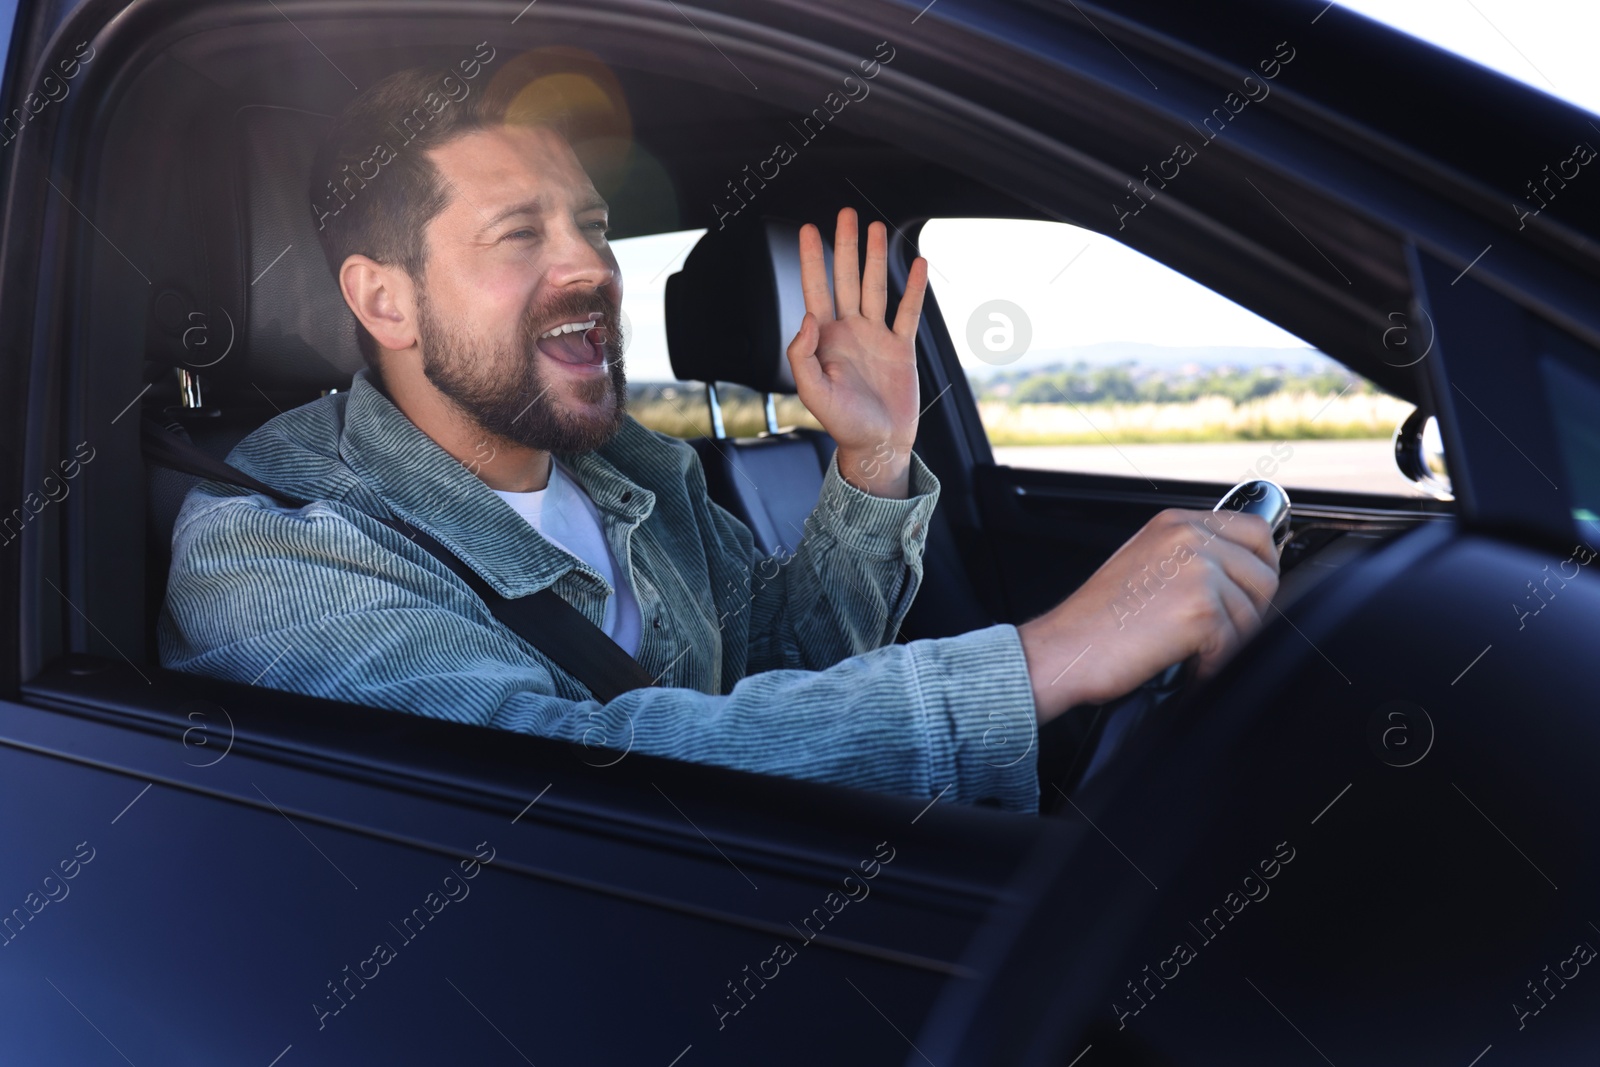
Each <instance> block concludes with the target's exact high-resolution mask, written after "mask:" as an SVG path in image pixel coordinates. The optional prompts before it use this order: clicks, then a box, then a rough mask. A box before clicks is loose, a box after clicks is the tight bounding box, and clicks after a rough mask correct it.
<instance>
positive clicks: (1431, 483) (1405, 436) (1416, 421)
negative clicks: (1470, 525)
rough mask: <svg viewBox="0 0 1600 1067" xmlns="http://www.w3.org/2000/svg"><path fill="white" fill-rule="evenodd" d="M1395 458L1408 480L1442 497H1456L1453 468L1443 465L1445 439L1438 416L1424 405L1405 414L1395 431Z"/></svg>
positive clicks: (1396, 463) (1431, 494)
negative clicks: (1441, 432) (1423, 407)
mask: <svg viewBox="0 0 1600 1067" xmlns="http://www.w3.org/2000/svg"><path fill="white" fill-rule="evenodd" d="M1394 461H1395V465H1396V466H1398V467H1399V468H1400V473H1401V474H1403V475H1405V477H1406V480H1407V481H1409V482H1411V483H1412V484H1414V485H1415V486H1416V487H1417V488H1419V489H1421V490H1422V491H1423V492H1424V493H1427V494H1428V495H1429V496H1431V497H1434V498H1436V499H1439V500H1454V499H1455V495H1454V494H1453V493H1452V492H1451V490H1450V472H1449V471H1448V470H1447V469H1446V468H1445V465H1444V439H1443V438H1442V437H1440V435H1439V420H1438V419H1436V418H1434V417H1433V416H1432V415H1430V414H1428V413H1427V412H1425V411H1423V410H1422V409H1421V408H1418V409H1417V410H1415V411H1413V412H1412V413H1411V414H1410V415H1408V416H1406V420H1405V421H1404V422H1402V423H1401V424H1400V425H1399V426H1398V427H1396V428H1395V431H1394Z"/></svg>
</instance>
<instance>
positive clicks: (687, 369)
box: [666, 219, 993, 638]
mask: <svg viewBox="0 0 1600 1067" xmlns="http://www.w3.org/2000/svg"><path fill="white" fill-rule="evenodd" d="M799 235H800V227H799V226H797V225H795V224H793V223H787V222H779V221H776V220H772V219H762V220H759V221H755V222H753V223H747V224H743V225H740V226H737V227H730V228H729V229H728V230H725V231H712V232H709V233H707V234H706V235H705V236H704V237H702V238H701V239H700V241H699V243H698V244H696V245H695V247H694V250H693V251H691V252H690V253H689V256H688V258H687V259H686V260H685V261H684V265H683V270H682V271H680V272H679V273H677V274H674V275H672V276H671V277H670V278H668V279H667V291H666V314H667V344H668V348H669V353H670V355H671V357H672V370H673V373H674V374H676V375H677V376H678V377H679V378H681V379H686V380H692V381H703V382H733V383H735V384H738V385H743V386H745V387H747V388H750V389H754V390H756V391H757V392H763V393H767V392H771V393H792V392H794V379H793V377H792V376H791V375H790V373H789V360H788V354H787V351H786V349H787V346H788V342H789V340H790V339H791V338H792V337H793V336H794V334H795V331H797V330H798V329H799V328H800V319H801V318H802V316H803V315H804V314H805V304H804V296H803V293H802V291H801V288H800V269H799ZM823 249H824V256H825V258H826V260H827V272H828V274H829V276H830V277H831V276H832V274H833V259H832V254H831V252H830V251H829V250H828V247H827V244H826V243H824V245H823ZM690 444H691V445H693V447H694V449H695V451H696V452H698V453H699V455H700V462H701V465H702V466H703V467H704V468H705V471H706V487H707V491H708V492H709V493H710V495H711V499H713V500H715V501H716V502H717V503H718V504H721V505H722V506H723V507H725V508H727V509H728V510H729V511H731V512H732V513H733V514H734V515H736V516H738V518H739V519H740V520H741V521H743V522H744V524H745V525H746V526H748V527H750V530H751V532H752V533H753V534H754V535H755V541H756V545H757V546H758V547H759V548H760V549H761V550H762V551H763V552H766V553H769V554H771V553H777V552H780V551H791V550H793V549H794V548H795V547H796V546H797V545H798V544H799V541H800V536H801V533H802V531H803V529H804V527H805V520H806V516H807V515H809V514H810V513H811V510H812V509H813V508H814V507H816V504H817V498H818V496H820V495H821V491H822V479H823V475H824V473H825V472H826V471H827V465H828V464H829V463H831V462H833V452H834V444H833V439H832V438H830V437H829V436H828V435H827V434H825V433H821V432H819V431H815V430H797V431H791V432H789V433H786V434H777V435H767V436H762V437H756V438H729V439H721V440H717V439H713V438H707V437H703V438H700V439H699V440H696V441H692V442H690ZM991 622H993V620H992V619H991V618H990V617H989V615H988V613H987V612H986V611H985V610H984V609H983V607H982V605H981V604H980V603H979V601H978V599H977V596H976V594H975V593H974V591H973V589H972V584H971V581H970V580H969V579H968V577H967V573H966V570H965V568H964V567H963V566H962V561H961V555H960V552H959V551H958V549H957V546H956V542H955V538H954V536H953V534H952V531H951V530H950V527H949V524H948V522H947V520H946V519H945V516H944V511H943V510H942V509H940V508H936V509H934V513H933V518H932V521H931V522H930V523H929V527H928V540H927V547H926V550H925V551H924V553H923V581H922V587H921V591H920V592H919V593H918V594H917V599H916V600H915V601H914V602H913V604H912V606H911V611H910V613H909V614H908V615H907V616H906V621H905V625H904V626H903V627H902V636H904V637H907V638H917V637H943V636H948V635H951V634H958V633H964V632H966V631H967V630H971V629H976V628H978V627H982V626H987V625H989V624H990V623H991Z"/></svg>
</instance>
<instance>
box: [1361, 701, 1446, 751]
mask: <svg viewBox="0 0 1600 1067" xmlns="http://www.w3.org/2000/svg"><path fill="white" fill-rule="evenodd" d="M1367 747H1369V748H1370V749H1372V754H1373V755H1374V756H1377V757H1378V758H1379V759H1380V760H1382V761H1383V762H1385V763H1387V764H1388V765H1389V766H1391V767H1414V766H1416V765H1417V764H1419V763H1421V762H1422V760H1423V758H1424V757H1426V756H1427V754H1428V753H1429V752H1431V751H1432V750H1433V719H1432V718H1430V717H1429V715H1428V712H1427V709H1426V708H1424V707H1422V706H1421V705H1420V704H1414V703H1412V702H1411V701H1409V700H1390V701H1387V702H1385V703H1383V704H1379V705H1378V706H1377V707H1376V708H1374V709H1373V712H1372V716H1371V717H1370V718H1369V719H1368V720H1367Z"/></svg>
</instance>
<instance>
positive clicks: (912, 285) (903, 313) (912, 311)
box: [894, 256, 928, 339]
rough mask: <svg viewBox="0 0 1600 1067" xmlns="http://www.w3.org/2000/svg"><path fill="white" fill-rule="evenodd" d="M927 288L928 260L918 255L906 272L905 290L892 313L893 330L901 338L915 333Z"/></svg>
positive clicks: (912, 335)
mask: <svg viewBox="0 0 1600 1067" xmlns="http://www.w3.org/2000/svg"><path fill="white" fill-rule="evenodd" d="M927 289H928V261H927V260H925V259H923V258H922V257H921V256H918V257H917V258H916V259H915V260H913V261H912V263H911V270H910V271H909V272H907V274H906V291H905V292H904V293H902V294H900V308H899V310H897V311H896V312H895V313H894V332H895V334H896V335H898V336H900V337H903V338H907V339H910V338H913V337H915V336H916V335H917V321H918V320H919V319H920V318H921V317H922V295H923V293H925V292H927Z"/></svg>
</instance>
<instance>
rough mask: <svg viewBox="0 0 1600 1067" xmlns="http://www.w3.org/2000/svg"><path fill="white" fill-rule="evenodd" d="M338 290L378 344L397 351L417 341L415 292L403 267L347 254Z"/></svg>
mask: <svg viewBox="0 0 1600 1067" xmlns="http://www.w3.org/2000/svg"><path fill="white" fill-rule="evenodd" d="M339 291H340V292H342V293H343V294H344V302H345V303H346V304H348V305H350V310H351V311H353V312H355V313H356V318H357V319H358V320H360V322H361V325H362V326H364V327H366V329H367V332H368V333H370V334H371V335H372V336H373V339H374V340H376V341H377V342H378V345H379V347H381V348H385V349H389V350H390V351H395V352H399V351H404V350H405V349H408V348H410V347H412V346H413V345H415V344H416V343H417V340H418V335H417V315H416V307H417V305H416V293H415V290H414V289H413V287H412V284H411V276H410V275H409V274H407V273H406V272H405V270H404V269H402V268H401V267H398V266H387V267H386V266H384V265H383V264H382V263H379V262H377V261H376V260H372V259H369V258H367V257H366V256H362V255H353V256H350V257H349V258H347V259H346V260H345V261H344V263H343V264H342V265H341V266H340V267H339Z"/></svg>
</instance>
